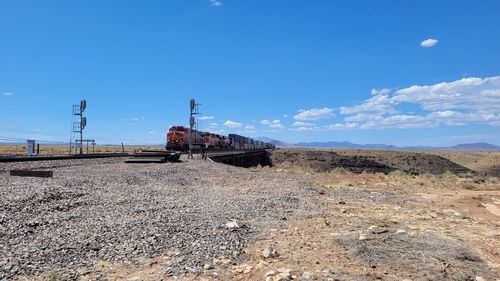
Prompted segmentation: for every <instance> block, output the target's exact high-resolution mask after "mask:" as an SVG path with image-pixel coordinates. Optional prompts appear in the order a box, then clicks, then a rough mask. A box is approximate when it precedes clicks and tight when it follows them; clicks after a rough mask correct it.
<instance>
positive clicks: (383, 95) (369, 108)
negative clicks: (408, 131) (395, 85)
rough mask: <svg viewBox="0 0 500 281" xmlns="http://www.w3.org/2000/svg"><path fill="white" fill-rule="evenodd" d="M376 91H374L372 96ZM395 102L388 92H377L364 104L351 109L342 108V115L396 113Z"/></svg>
mask: <svg viewBox="0 0 500 281" xmlns="http://www.w3.org/2000/svg"><path fill="white" fill-rule="evenodd" d="M373 94H374V91H373V90H372V95H373ZM392 104H393V101H392V100H391V98H390V96H389V93H388V92H387V91H381V92H376V93H375V95H374V96H372V97H371V98H369V99H367V100H366V101H364V102H363V103H361V104H359V105H355V106H351V107H345V106H343V107H340V113H342V114H358V113H365V112H377V113H380V114H384V113H394V112H395V111H396V110H395V109H394V107H393V106H392Z"/></svg>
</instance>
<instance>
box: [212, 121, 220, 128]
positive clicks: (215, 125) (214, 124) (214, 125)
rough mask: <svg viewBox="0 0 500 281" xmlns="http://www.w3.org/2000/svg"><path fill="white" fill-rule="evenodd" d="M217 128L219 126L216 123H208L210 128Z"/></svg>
mask: <svg viewBox="0 0 500 281" xmlns="http://www.w3.org/2000/svg"><path fill="white" fill-rule="evenodd" d="M217 126H219V124H218V123H216V122H212V123H210V127H217Z"/></svg>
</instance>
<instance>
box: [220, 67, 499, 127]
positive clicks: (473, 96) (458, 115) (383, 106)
mask: <svg viewBox="0 0 500 281" xmlns="http://www.w3.org/2000/svg"><path fill="white" fill-rule="evenodd" d="M408 107H410V108H412V110H407V109H406V110H405V109H404V108H408ZM334 112H338V113H339V114H338V117H339V118H340V119H341V120H340V122H336V123H333V122H329V123H328V121H330V120H331V119H332V118H334V117H336V116H337V115H336V114H335V113H334ZM293 119H294V122H293V123H291V124H290V125H289V128H288V129H289V130H292V131H299V132H300V131H322V130H354V129H381V128H395V129H410V128H434V127H439V126H465V125H471V124H481V125H489V126H494V127H497V126H500V76H492V77H485V78H477V77H469V78H462V79H460V80H456V81H452V82H441V83H437V84H433V85H413V86H410V87H407V88H402V89H389V88H386V89H373V90H372V91H371V93H370V96H369V97H368V98H366V99H365V100H364V101H362V102H361V103H359V104H354V105H345V106H341V107H338V108H330V107H321V108H311V109H307V110H306V109H299V110H298V112H297V114H296V115H294V116H293ZM306 121H307V122H306ZM320 121H322V122H323V123H324V122H327V123H326V124H318V123H317V122H320ZM259 123H260V125H261V126H262V127H263V129H265V130H267V132H269V129H275V130H284V129H287V127H286V125H285V124H283V122H282V121H281V120H280V119H275V120H272V121H270V120H268V119H263V120H261V121H260V122H259ZM223 125H224V126H225V127H228V128H241V127H243V126H244V125H243V123H241V122H235V121H231V120H227V121H226V122H225V123H224V124H223ZM212 128H215V127H212ZM245 128H247V127H245ZM241 132H242V133H249V132H245V131H244V130H243V131H241ZM251 132H253V133H255V132H256V127H255V126H254V125H251Z"/></svg>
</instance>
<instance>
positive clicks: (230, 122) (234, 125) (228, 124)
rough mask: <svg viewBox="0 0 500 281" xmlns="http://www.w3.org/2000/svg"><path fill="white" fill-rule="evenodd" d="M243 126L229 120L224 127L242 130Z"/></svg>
mask: <svg viewBox="0 0 500 281" xmlns="http://www.w3.org/2000/svg"><path fill="white" fill-rule="evenodd" d="M242 125H243V124H242V123H239V122H234V121H231V120H227V121H226V122H224V126H226V127H228V128H240V127H241V126H242Z"/></svg>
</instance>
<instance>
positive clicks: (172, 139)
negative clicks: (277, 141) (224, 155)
mask: <svg viewBox="0 0 500 281" xmlns="http://www.w3.org/2000/svg"><path fill="white" fill-rule="evenodd" d="M190 135H191V144H192V145H193V146H194V147H197V148H202V147H203V148H205V149H208V150H229V149H234V150H255V149H273V148H275V146H274V145H273V144H271V143H266V142H262V141H258V140H254V139H252V138H249V137H245V136H241V135H237V134H229V135H228V136H223V135H219V134H214V133H210V132H200V131H196V130H193V132H192V133H191V134H190V129H189V128H186V127H184V126H172V127H170V129H169V130H168V133H167V144H166V149H168V150H175V151H187V150H189V136H190Z"/></svg>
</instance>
